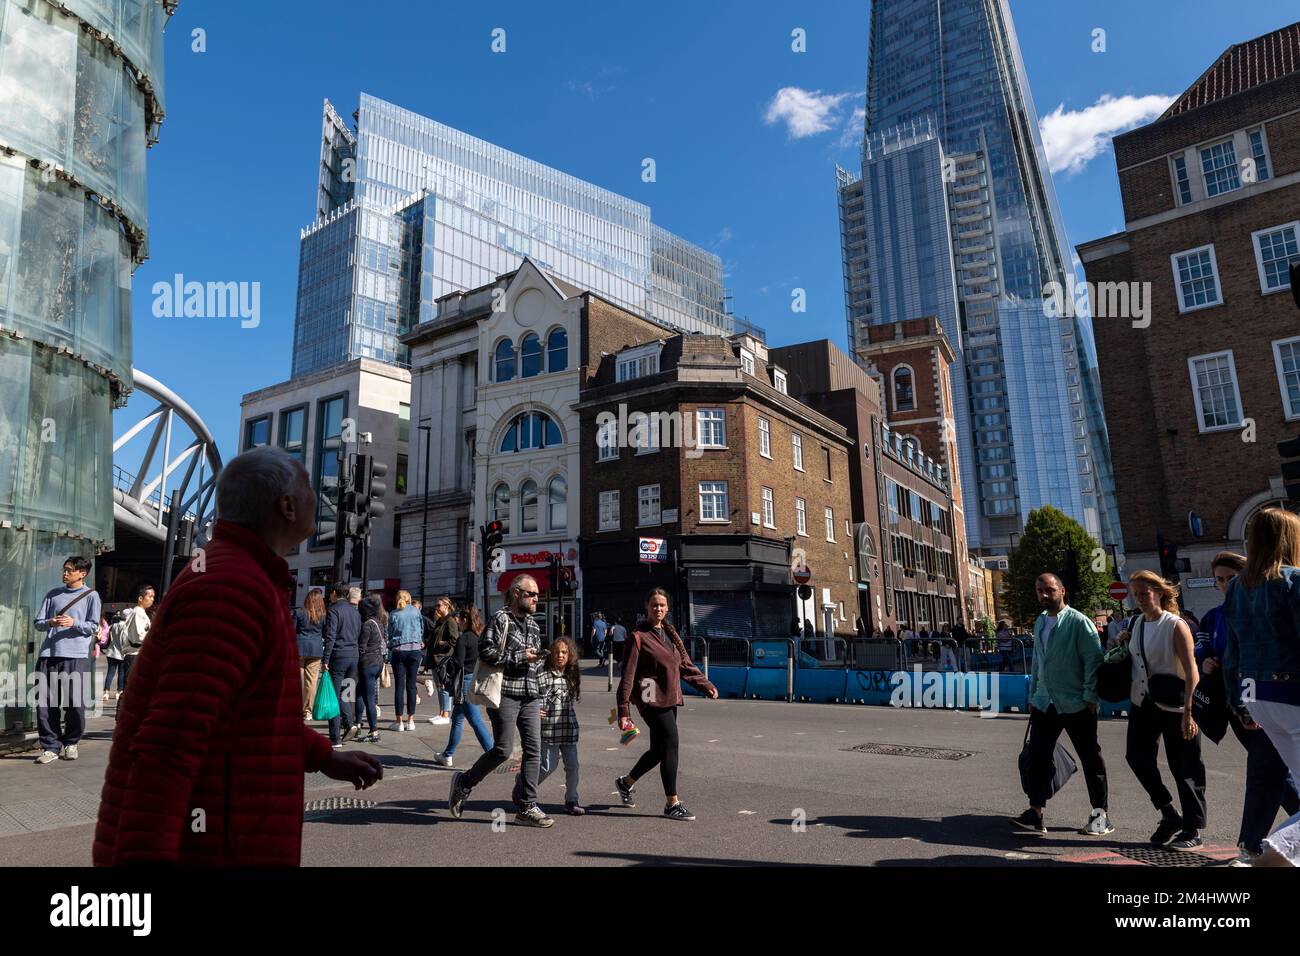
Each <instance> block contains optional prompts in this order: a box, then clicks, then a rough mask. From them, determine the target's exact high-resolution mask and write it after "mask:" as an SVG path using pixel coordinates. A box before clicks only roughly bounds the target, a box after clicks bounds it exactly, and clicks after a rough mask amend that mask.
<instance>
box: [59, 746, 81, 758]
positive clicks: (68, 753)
mask: <svg viewBox="0 0 1300 956" xmlns="http://www.w3.org/2000/svg"><path fill="white" fill-rule="evenodd" d="M80 756H81V754H79V753H77V745H76V744H68V746H66V747H64V748H63V753H61V754H59V759H60V760H76V759H77V758H78V757H80Z"/></svg>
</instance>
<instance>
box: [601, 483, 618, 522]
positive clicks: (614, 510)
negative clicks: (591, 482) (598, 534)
mask: <svg viewBox="0 0 1300 956" xmlns="http://www.w3.org/2000/svg"><path fill="white" fill-rule="evenodd" d="M600 530H601V531H617V530H618V492H617V491H602V492H601V493H600Z"/></svg>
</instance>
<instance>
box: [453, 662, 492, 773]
mask: <svg viewBox="0 0 1300 956" xmlns="http://www.w3.org/2000/svg"><path fill="white" fill-rule="evenodd" d="M473 682H474V675H473V674H466V675H465V680H464V681H463V682H462V687H461V702H460V703H459V704H457V705H456V706H455V707H454V708H452V711H451V734H450V735H449V736H448V737H447V749H446V750H444V751H443V756H444V757H451V756H454V755H455V753H456V748H457V747H459V746H460V735H461V731H462V730H463V728H464V724H465V720H466V718H468V719H469V725H470V727H472V728H473V729H474V736H475V737H477V738H478V745H479V746H480V747H482V748H483V751H484V752H485V753H486V752H487V751H489V750H491V749H492V731H491V730H489V729H488V725H487V724H486V723H485V722H484V720H483V711H481V710H479V709H478V707H476V706H475V705H473V704H471V703H470V702H469V687H470V684H472V683H473Z"/></svg>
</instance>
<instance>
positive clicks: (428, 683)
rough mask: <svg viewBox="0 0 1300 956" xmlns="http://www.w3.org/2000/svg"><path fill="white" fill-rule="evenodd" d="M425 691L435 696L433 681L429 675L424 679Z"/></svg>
mask: <svg viewBox="0 0 1300 956" xmlns="http://www.w3.org/2000/svg"><path fill="white" fill-rule="evenodd" d="M424 692H425V693H426V694H428V695H429V696H430V697H432V696H433V681H431V680H429V678H427V677H426V678H425V679H424Z"/></svg>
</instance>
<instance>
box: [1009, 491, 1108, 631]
mask: <svg viewBox="0 0 1300 956" xmlns="http://www.w3.org/2000/svg"><path fill="white" fill-rule="evenodd" d="M1071 556H1073V561H1072V560H1071ZM1047 571H1050V572H1052V573H1053V574H1055V575H1057V576H1058V577H1060V578H1061V580H1062V581H1064V582H1066V588H1067V590H1069V591H1070V592H1071V593H1069V594H1067V595H1066V601H1067V603H1069V604H1070V606H1071V607H1074V608H1076V609H1077V610H1080V611H1082V612H1083V613H1084V614H1087V615H1092V613H1093V612H1094V611H1095V610H1100V609H1104V610H1109V609H1111V608H1113V607H1115V606H1116V605H1115V603H1114V602H1113V601H1112V600H1111V599H1110V595H1109V594H1108V593H1107V588H1109V586H1110V582H1111V574H1110V560H1109V555H1107V553H1106V551H1105V549H1104V548H1102V547H1101V546H1100V545H1099V544H1097V542H1096V541H1094V540H1093V538H1092V536H1091V535H1089V534H1088V532H1087V531H1086V530H1085V529H1084V527H1083V525H1081V524H1079V522H1077V521H1075V520H1074V519H1073V518H1071V517H1070V516H1069V515H1067V514H1065V513H1064V512H1061V511H1058V510H1057V509H1056V508H1053V507H1052V506H1051V505H1044V506H1043V507H1042V508H1037V509H1035V510H1033V511H1031V512H1029V521H1028V522H1026V524H1025V531H1024V534H1022V535H1021V536H1020V540H1019V542H1018V544H1017V546H1016V548H1015V549H1014V550H1013V551H1012V552H1011V558H1010V561H1009V562H1008V568H1007V576H1006V606H1007V610H1008V612H1009V613H1010V615H1011V617H1012V619H1013V620H1015V621H1016V623H1018V624H1020V625H1022V626H1025V627H1028V626H1030V625H1031V624H1032V623H1033V620H1034V618H1036V617H1037V616H1038V614H1039V612H1040V611H1041V610H1042V607H1041V606H1040V605H1039V603H1038V596H1037V594H1036V593H1035V591H1034V582H1035V581H1037V580H1038V576H1039V575H1040V574H1043V573H1044V572H1047ZM1071 576H1077V578H1078V583H1077V585H1076V586H1075V587H1074V588H1071V587H1070V578H1071Z"/></svg>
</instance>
